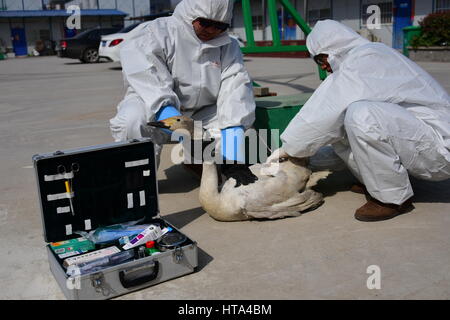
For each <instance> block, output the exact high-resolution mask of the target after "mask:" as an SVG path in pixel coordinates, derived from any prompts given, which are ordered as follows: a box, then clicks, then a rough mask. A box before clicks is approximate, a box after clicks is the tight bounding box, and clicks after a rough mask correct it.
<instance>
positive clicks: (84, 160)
mask: <svg viewBox="0 0 450 320" xmlns="http://www.w3.org/2000/svg"><path fill="white" fill-rule="evenodd" d="M145 159H148V164H146V165H140V166H135V167H129V168H127V167H125V162H130V161H138V160H145ZM34 163H35V167H36V174H37V180H38V188H39V196H40V201H41V209H42V215H43V224H44V231H45V232H44V233H45V235H44V237H45V240H46V241H47V242H55V241H63V240H67V239H72V238H76V237H79V235H77V234H75V233H74V232H73V234H72V235H66V225H69V224H70V225H71V226H72V230H73V231H86V230H85V220H87V219H90V221H91V229H92V230H94V229H96V228H98V227H103V226H108V225H112V224H116V223H123V222H128V221H134V220H139V219H142V218H144V217H145V218H146V220H148V219H151V218H152V217H154V216H156V215H157V214H158V195H157V180H156V179H157V178H156V165H155V154H154V146H153V144H152V143H151V142H150V141H149V140H145V141H138V142H130V143H118V144H111V145H108V146H107V147H105V146H98V147H89V148H84V149H78V150H69V151H62V152H61V153H55V154H46V155H37V156H35V157H34ZM72 164H75V166H78V167H79V170H78V172H75V173H74V177H73V178H72V179H71V183H72V191H73V192H74V197H73V198H72V202H73V207H74V211H75V215H74V216H73V215H72V214H71V213H70V212H69V213H57V208H58V207H69V206H70V201H69V199H60V200H54V201H48V200H47V195H49V194H59V193H64V192H66V187H65V181H67V179H62V180H56V181H45V179H44V176H45V175H56V174H58V173H59V171H60V170H61V168H62V167H60V166H64V167H65V168H66V172H70V171H71V167H72ZM58 167H59V169H58ZM144 171H149V172H150V173H149V175H144ZM141 191H144V192H145V205H141V201H140V200H141V199H140V192H141ZM130 193H131V194H133V208H128V198H127V195H128V194H130Z"/></svg>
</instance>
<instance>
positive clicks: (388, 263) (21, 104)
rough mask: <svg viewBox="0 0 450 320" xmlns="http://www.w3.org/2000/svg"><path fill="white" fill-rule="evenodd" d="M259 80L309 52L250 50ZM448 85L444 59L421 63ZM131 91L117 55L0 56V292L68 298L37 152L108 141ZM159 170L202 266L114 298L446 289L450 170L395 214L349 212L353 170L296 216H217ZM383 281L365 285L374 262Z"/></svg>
mask: <svg viewBox="0 0 450 320" xmlns="http://www.w3.org/2000/svg"><path fill="white" fill-rule="evenodd" d="M246 64H247V67H248V69H249V71H250V74H251V75H252V76H253V77H254V80H256V81H257V82H259V83H260V84H262V85H267V86H269V87H270V88H271V91H276V92H278V93H279V94H295V93H298V92H300V91H302V92H309V91H312V90H314V89H315V88H316V87H317V86H318V85H319V84H320V81H319V80H318V76H317V73H316V68H315V66H314V65H313V64H312V62H311V61H310V60H302V59H276V58H249V59H247V60H246ZM421 65H422V66H423V67H424V68H425V69H426V70H428V71H429V72H430V73H431V74H432V75H433V76H434V77H435V78H436V79H437V80H438V81H439V82H440V83H441V84H442V85H443V86H444V87H445V88H446V89H447V91H450V81H449V77H448V75H449V72H450V64H449V63H446V64H445V63H421ZM123 94H124V91H123V88H122V78H121V71H120V68H119V67H118V65H117V64H114V63H100V64H94V65H86V64H80V63H78V61H75V60H70V59H61V58H57V57H38V58H28V59H11V60H6V61H0V240H1V242H0V259H1V260H2V268H1V269H0V299H63V298H64V296H63V295H62V293H61V291H60V289H59V287H58V285H57V283H56V282H55V281H54V280H53V277H52V275H51V273H50V271H49V267H48V263H47V257H46V254H45V250H44V248H45V243H44V240H43V237H42V224H41V214H40V212H39V206H38V200H37V199H38V198H37V192H36V182H35V176H34V170H33V169H32V163H31V157H32V156H33V155H34V154H36V153H43V152H50V151H55V150H58V149H67V148H76V147H82V146H89V145H95V144H101V143H109V142H111V141H112V139H111V136H110V133H109V128H108V125H109V124H108V120H109V119H110V118H111V117H113V116H114V114H115V107H116V105H117V103H118V102H119V101H120V99H121V98H122V96H123ZM172 147H173V146H168V147H167V148H165V149H164V151H163V155H162V161H161V167H160V170H159V173H158V175H159V189H160V206H161V210H162V212H161V214H162V215H163V216H164V217H165V218H167V220H169V221H170V222H171V223H173V224H174V225H175V226H177V227H179V228H181V229H182V230H183V231H184V232H185V233H187V234H188V235H189V236H191V237H192V238H193V239H195V240H196V241H197V242H198V245H199V248H200V255H199V262H200V267H199V271H198V272H196V273H194V274H191V275H188V276H185V277H181V278H178V279H174V280H172V281H168V282H165V283H161V284H159V285H157V286H154V287H151V288H147V289H144V290H141V291H138V292H135V293H131V294H128V295H126V296H122V297H120V298H119V299H316V298H319V299H403V298H405V299H419V298H423V299H449V298H450V233H449V232H448V230H449V227H450V204H449V201H450V181H444V182H440V183H429V182H421V181H413V184H414V189H415V193H416V203H415V206H416V209H415V210H414V211H413V212H412V213H410V214H406V215H402V216H399V217H397V218H395V219H393V220H389V221H385V222H378V223H364V222H359V221H357V220H355V219H354V218H353V214H354V211H355V209H356V208H358V207H360V206H361V205H362V204H364V203H365V199H364V196H362V195H359V194H354V193H351V192H349V191H348V188H349V186H350V185H351V184H352V182H353V181H354V180H353V177H352V176H351V175H350V173H349V172H348V171H344V172H339V173H334V174H333V175H331V176H330V177H329V178H328V179H327V180H325V181H322V182H320V184H319V185H318V186H317V190H318V191H321V192H323V193H324V195H325V196H326V197H325V203H324V204H323V205H322V206H321V207H319V208H318V209H316V210H314V211H311V212H309V213H306V214H304V215H302V216H301V217H298V218H289V219H283V220H276V221H247V222H235V223H223V222H217V221H215V220H213V219H211V218H210V217H209V216H208V215H207V214H205V213H204V211H203V210H202V209H201V208H200V205H199V202H198V199H197V195H198V184H199V182H198V181H197V180H196V179H195V178H194V177H193V176H192V175H191V174H190V173H188V172H186V171H185V170H184V169H183V168H182V167H181V166H174V165H172V164H171V163H170V151H171V148H172ZM372 265H376V266H379V268H380V270H381V289H380V290H377V289H374V290H369V289H368V288H367V285H366V282H367V279H368V278H369V276H370V274H368V273H367V268H368V267H369V266H372Z"/></svg>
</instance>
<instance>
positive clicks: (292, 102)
mask: <svg viewBox="0 0 450 320" xmlns="http://www.w3.org/2000/svg"><path fill="white" fill-rule="evenodd" d="M311 95H312V93H301V94H295V95H287V96H274V97H263V98H256V99H255V101H256V111H255V116H256V120H255V123H254V128H255V129H256V131H257V132H258V137H257V138H258V139H257V140H258V144H257V150H258V162H261V161H264V160H265V159H261V156H260V148H263V149H265V151H267V153H266V154H270V151H269V150H267V148H266V147H268V148H270V149H271V150H272V151H273V150H274V149H276V148H277V145H278V146H281V139H278V141H274V143H272V136H271V132H270V130H271V129H278V130H280V131H279V133H280V135H281V134H282V133H283V131H284V130H285V129H286V127H287V126H288V124H289V122H290V121H291V120H292V119H293V118H294V117H295V115H296V114H297V113H298V112H299V111H300V109H301V108H302V107H303V105H304V104H305V103H306V101H308V99H309V98H310V97H311ZM261 129H266V130H267V139H264V138H265V135H264V134H262V132H261V131H260V130H261ZM260 140H263V141H260ZM274 140H275V138H274ZM249 144H250V142H249V139H247V143H246V154H247V162H249V163H252V162H254V161H252V159H249V155H250V148H249ZM276 144H277V145H276ZM265 146H266V147H265ZM263 153H264V151H263Z"/></svg>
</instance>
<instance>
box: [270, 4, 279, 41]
mask: <svg viewBox="0 0 450 320" xmlns="http://www.w3.org/2000/svg"><path fill="white" fill-rule="evenodd" d="M268 9H269V19H270V26H271V28H272V41H273V46H274V47H279V46H281V41H280V33H279V30H278V15H277V0H268Z"/></svg>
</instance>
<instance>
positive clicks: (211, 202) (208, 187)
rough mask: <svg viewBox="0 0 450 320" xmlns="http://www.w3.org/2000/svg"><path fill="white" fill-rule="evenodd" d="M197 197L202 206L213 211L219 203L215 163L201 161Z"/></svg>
mask: <svg viewBox="0 0 450 320" xmlns="http://www.w3.org/2000/svg"><path fill="white" fill-rule="evenodd" d="M199 199H200V203H201V204H202V206H203V208H204V209H205V210H206V211H208V212H209V210H214V211H215V206H217V205H219V178H218V175H217V168H216V164H215V163H208V162H206V161H205V162H203V172H202V179H201V182H200V191H199Z"/></svg>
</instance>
